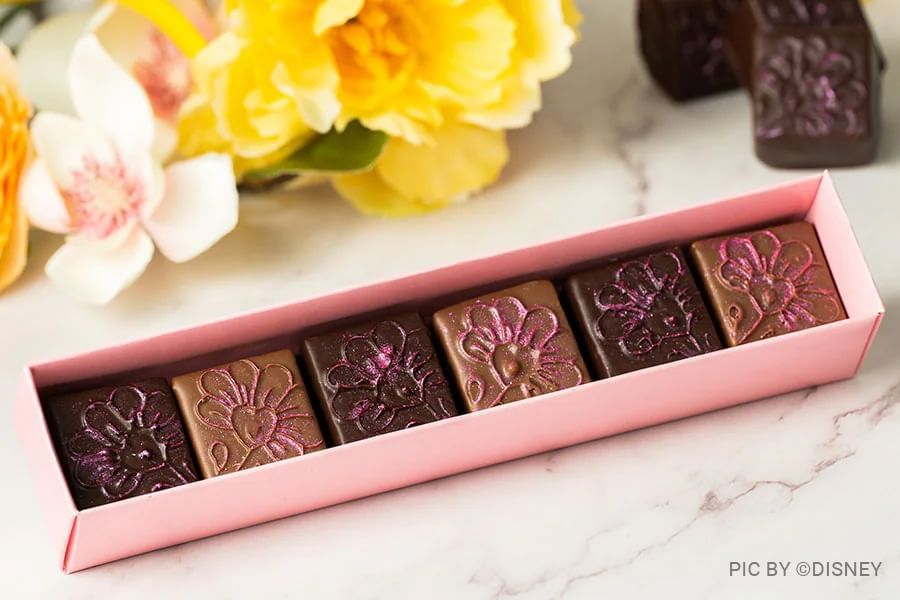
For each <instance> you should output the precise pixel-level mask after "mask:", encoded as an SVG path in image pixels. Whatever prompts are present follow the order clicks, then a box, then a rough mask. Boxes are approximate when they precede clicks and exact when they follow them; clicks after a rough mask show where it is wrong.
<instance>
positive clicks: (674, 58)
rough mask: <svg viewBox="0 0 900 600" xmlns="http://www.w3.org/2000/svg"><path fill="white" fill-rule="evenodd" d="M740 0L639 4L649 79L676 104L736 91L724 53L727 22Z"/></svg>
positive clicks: (643, 0) (656, 0)
mask: <svg viewBox="0 0 900 600" xmlns="http://www.w3.org/2000/svg"><path fill="white" fill-rule="evenodd" d="M738 3H739V0H640V2H639V4H638V26H639V29H640V38H641V42H640V43H641V52H642V54H643V56H644V61H645V62H646V64H647V68H648V70H649V71H650V74H651V75H652V76H653V79H654V80H656V82H657V83H658V84H659V86H660V87H661V88H662V89H663V90H664V91H665V92H666V93H667V94H668V95H669V96H670V97H671V98H672V99H674V100H689V99H691V98H697V97H700V96H706V95H709V94H714V93H717V92H721V91H725V90H730V89H733V88H735V87H737V81H736V79H735V76H734V73H733V71H732V69H731V65H730V64H729V62H728V58H727V56H726V54H725V47H724V46H725V45H724V40H723V29H724V26H725V19H726V18H727V16H728V15H729V14H730V13H731V12H732V11H734V9H735V8H736V7H737V5H738Z"/></svg>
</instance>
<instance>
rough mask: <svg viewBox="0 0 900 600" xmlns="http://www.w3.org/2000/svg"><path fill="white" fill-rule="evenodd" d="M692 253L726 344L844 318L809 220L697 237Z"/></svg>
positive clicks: (829, 272)
mask: <svg viewBox="0 0 900 600" xmlns="http://www.w3.org/2000/svg"><path fill="white" fill-rule="evenodd" d="M691 255H692V257H693V259H694V262H695V264H696V265H697V270H698V274H699V276H700V280H701V281H702V283H703V286H704V287H705V288H706V292H707V296H708V297H709V299H710V303H711V304H710V305H711V308H712V311H713V314H715V316H716V319H717V320H718V322H719V325H720V326H721V329H722V332H723V334H724V335H725V342H726V343H727V344H728V345H729V346H737V345H739V344H746V343H748V342H753V341H756V340H761V339H765V338H769V337H773V336H776V335H783V334H785V333H790V332H792V331H800V330H802V329H808V328H810V327H815V326H816V325H823V324H825V323H831V322H833V321H839V320H841V319H845V318H847V314H846V313H845V312H844V307H843V304H842V303H841V299H840V296H839V295H838V292H837V289H836V288H835V285H834V280H833V279H832V278H831V271H830V270H829V268H828V263H827V262H826V261H825V255H824V253H823V252H822V247H821V246H820V245H819V239H818V237H817V236H816V231H815V228H813V226H812V225H811V224H809V223H805V222H798V223H790V224H787V225H779V226H777V227H770V228H768V229H761V230H759V231H753V232H749V233H741V234H734V235H728V236H722V237H716V238H712V239H708V240H701V241H698V242H694V243H693V244H691Z"/></svg>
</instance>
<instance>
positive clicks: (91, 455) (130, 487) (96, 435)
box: [45, 379, 197, 509]
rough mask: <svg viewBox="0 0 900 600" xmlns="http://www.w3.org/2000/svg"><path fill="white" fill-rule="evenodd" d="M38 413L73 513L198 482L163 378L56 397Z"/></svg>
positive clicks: (175, 409) (173, 400)
mask: <svg viewBox="0 0 900 600" xmlns="http://www.w3.org/2000/svg"><path fill="white" fill-rule="evenodd" d="M45 410H46V414H47V421H48V424H49V426H50V431H51V433H52V435H53V438H54V440H55V442H56V448H57V454H58V456H59V458H60V463H61V464H62V467H63V471H64V472H65V473H66V477H67V479H68V481H69V489H70V491H71V492H72V497H73V498H74V500H75V504H76V505H77V506H78V508H79V509H85V508H90V507H92V506H99V505H101V504H108V503H110V502H115V501H116V500H124V499H125V498H133V497H134V496H140V495H142V494H147V493H150V492H156V491H159V490H163V489H166V488H171V487H175V486H179V485H182V484H184V483H190V482H192V481H196V480H197V469H196V467H195V466H194V461H193V459H192V458H191V453H190V450H189V448H188V446H187V440H186V439H185V435H184V429H183V428H182V424H181V417H180V415H179V414H178V408H177V407H176V405H175V399H174V398H173V397H172V391H171V390H170V389H169V386H168V384H167V383H166V381H165V380H164V379H149V380H147V381H141V382H139V383H134V384H128V385H119V386H110V387H104V388H100V389H95V390H89V391H85V392H79V393H75V394H68V395H64V396H57V397H54V398H50V399H48V400H47V401H46V403H45Z"/></svg>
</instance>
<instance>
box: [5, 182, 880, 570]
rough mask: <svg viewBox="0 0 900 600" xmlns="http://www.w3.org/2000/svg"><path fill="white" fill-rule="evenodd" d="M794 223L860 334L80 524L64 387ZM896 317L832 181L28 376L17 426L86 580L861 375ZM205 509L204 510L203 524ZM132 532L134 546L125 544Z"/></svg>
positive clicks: (340, 451) (191, 332) (529, 409)
mask: <svg viewBox="0 0 900 600" xmlns="http://www.w3.org/2000/svg"><path fill="white" fill-rule="evenodd" d="M798 219H806V220H807V221H810V222H811V223H813V224H814V225H815V226H816V229H817V231H818V234H819V237H820V240H821V244H822V247H823V249H824V251H825V255H826V256H827V258H828V262H829V264H830V266H831V271H832V274H833V276H834V280H835V282H836V284H837V287H838V290H839V291H840V294H841V297H842V299H843V301H844V306H845V307H846V310H847V314H848V316H849V318H848V319H847V320H844V321H839V322H836V323H831V324H828V325H823V326H820V327H816V328H813V329H808V330H805V331H801V332H797V333H792V334H789V335H785V336H782V337H776V338H771V339H768V340H765V341H761V342H755V343H752V344H748V345H745V346H739V347H736V348H730V349H726V350H722V351H719V352H715V353H712V354H705V355H702V356H698V357H695V358H690V359H687V360H682V361H679V362H675V363H670V364H667V365H663V366H659V367H654V368H650V369H645V370H642V371H637V372H634V373H629V374H627V375H622V376H619V377H615V378H613V379H606V380H601V381H595V382H593V383H589V384H586V385H582V386H580V387H577V388H572V389H567V390H563V391H560V392H556V393H553V394H548V395H545V396H540V397H536V398H531V399H528V400H523V401H520V402H516V403H514V404H510V405H505V406H500V407H497V408H492V409H490V410H486V411H481V412H478V413H474V414H467V415H463V416H459V417H456V418H452V419H447V420H444V421H440V422H437V423H432V424H428V425H423V426H420V427H416V428H413V429H408V430H405V431H400V432H396V433H390V434H387V435H382V436H379V437H375V438H371V439H368V440H364V441H361V442H356V443H353V444H350V445H347V446H339V447H335V448H330V449H328V450H325V451H323V452H318V453H313V454H309V455H306V456H302V457H298V458H294V459H290V460H286V461H282V462H278V463H274V464H270V465H266V466H263V467H258V468H254V469H250V470H247V471H241V472H238V473H234V474H230V475H225V476H221V477H216V478H213V479H207V480H204V481H199V482H197V483H192V484H189V485H185V486H181V487H177V488H173V489H169V490H164V491H161V492H156V493H152V494H147V495H144V496H140V497H137V498H132V499H128V500H124V501H119V502H114V503H112V504H108V505H105V506H98V507H95V508H90V509H87V510H78V509H77V508H76V506H75V503H74V502H73V500H72V497H71V496H70V494H69V490H68V487H67V485H66V480H65V477H64V475H63V473H62V470H61V469H60V466H59V463H58V462H57V458H56V454H55V452H54V448H53V443H52V441H51V437H50V434H49V432H48V429H47V424H46V422H45V419H44V413H43V410H42V407H41V399H42V398H45V397H47V396H48V395H49V394H52V393H55V392H56V391H59V390H65V389H70V388H75V387H81V388H83V387H87V386H89V385H94V384H98V383H100V382H101V381H102V382H115V381H126V380H128V379H129V378H131V377H137V376H150V375H155V376H173V375H177V374H179V373H183V372H188V371H191V370H194V369H197V368H201V367H205V366H209V365H210V364H213V363H220V362H223V361H225V360H234V359H237V358H241V357H243V356H248V355H251V354H257V353H260V352H264V351H269V350H273V349H276V348H284V347H288V348H292V349H293V350H295V351H296V350H297V349H298V348H299V343H300V340H301V339H303V337H305V336H306V335H308V334H309V333H311V332H315V328H316V327H319V328H321V327H323V325H327V324H329V323H330V324H332V325H333V324H334V321H337V320H341V319H346V318H353V317H355V316H358V315H361V314H363V313H368V312H371V311H373V310H374V311H377V310H379V309H391V310H393V309H396V308H401V307H402V308H409V307H416V308H421V309H423V310H422V311H423V313H424V314H428V311H429V310H430V309H431V308H439V307H440V306H441V305H446V304H447V303H449V302H452V301H455V300H456V299H459V298H461V297H466V296H469V295H471V294H472V293H474V292H475V291H479V290H485V289H491V288H497V289H499V288H500V287H501V286H504V285H506V284H507V283H510V282H515V281H523V280H527V279H533V278H538V277H551V278H555V277H559V276H561V275H563V274H566V273H569V272H571V271H573V270H574V269H573V267H577V266H581V265H589V264H591V263H597V262H598V261H600V260H602V259H603V258H604V257H607V258H608V257H614V256H617V255H621V254H625V253H629V252H632V251H635V250H640V249H645V248H651V247H662V246H668V245H672V244H676V243H678V244H686V243H688V242H691V241H693V240H696V239H701V238H705V237H709V236H712V235H715V234H721V233H723V232H728V231H737V230H745V229H751V228H755V227H758V226H763V225H766V224H770V223H777V222H784V221H790V220H798ZM883 313H884V307H883V305H882V303H881V300H880V298H879V296H878V292H877V290H876V288H875V285H874V283H873V281H872V278H871V276H870V274H869V271H868V268H867V267H866V263H865V261H864V259H863V256H862V253H861V252H860V249H859V246H858V244H857V242H856V239H855V237H854V235H853V232H852V230H851V228H850V224H849V222H848V220H847V217H846V215H845V213H844V211H843V208H842V207H841V203H840V200H839V198H838V195H837V193H836V191H835V189H834V186H833V184H832V181H831V178H830V177H829V176H828V174H824V175H822V176H818V177H814V178H810V179H804V180H802V181H799V182H797V183H793V184H789V185H784V186H780V187H776V188H772V189H768V190H765V191H761V192H757V193H753V194H748V195H746V196H740V197H736V198H729V199H726V200H720V201H717V202H712V203H709V204H703V205H699V206H695V207H692V208H688V209H685V210H679V211H676V212H671V213H666V214H661V215H656V216H647V217H642V218H638V219H633V220H630V221H626V222H624V223H621V224H619V225H613V226H610V227H604V228H602V229H598V230H596V231H592V232H590V233H585V234H582V235H576V236H573V237H569V238H565V239H561V240H557V241H554V242H548V243H545V244H539V245H536V246H530V247H524V248H522V249H519V250H514V251H512V252H506V253H503V254H499V255H496V256H491V257H488V258H482V259H478V260H473V261H469V262H463V263H459V264H455V265H451V266H448V267H443V268H440V269H435V270H432V271H427V272H424V273H419V274H417V275H412V276H409V277H403V278H400V279H394V280H391V281H385V282H381V283H375V284H372V285H367V286H364V287H359V288H355V289H350V290H346V291H340V292H335V293H333V294H329V295H327V296H322V297H319V298H313V299H311V300H303V301H300V302H294V303H291V304H287V305H284V306H278V307H275V308H270V309H266V310H260V311H256V312H252V313H249V314H245V315H241V316H237V317H234V318H231V319H226V320H223V321H218V322H214V323H208V324H205V325H200V326H197V327H191V328H188V329H183V330H181V331H175V332H172V333H167V334H164V335H160V336H156V337H152V338H148V339H144V340H139V341H136V342H131V343H127V344H124V345H121V346H118V347H113V348H107V349H104V350H99V351H96V352H89V353H87V354H81V355H78V356H73V357H70V358H65V359H61V360H56V361H52V362H47V363H43V364H37V365H32V366H29V367H27V368H26V369H25V373H24V376H23V378H22V381H21V385H20V387H19V391H18V397H17V411H16V419H17V426H18V429H19V431H20V434H21V437H22V440H23V442H24V444H25V447H26V450H27V456H28V459H29V461H30V468H31V472H32V473H33V476H34V478H35V480H36V481H37V484H38V488H39V492H40V496H41V499H42V501H43V503H44V505H45V507H46V512H47V518H48V521H49V524H50V532H51V534H52V538H53V543H54V546H55V549H56V553H57V554H56V556H57V560H59V561H60V566H61V567H62V569H63V570H64V571H66V572H73V571H78V570H80V569H85V568H87V567H91V566H94V565H98V564H101V563H105V562H109V561H112V560H116V559H119V558H123V557H126V556H132V555H135V554H140V553H142V552H147V551H149V550H154V549H156V548H162V547H164V546H169V545H172V544H179V543H181V542H186V541H188V540H193V539H197V538H201V537H204V536H208V535H214V534H217V533H221V532H224V531H229V530H233V529H238V528H240V527H245V526H248V525H254V524H257V523H262V522H265V521H270V520H272V519H278V518H281V517H286V516H289V515H295V514H298V513H302V512H305V511H309V510H314V509H317V508H321V507H324V506H329V505H332V504H337V503H339V502H344V501H347V500H353V499H356V498H361V497H363V496H368V495H370V494H377V493H379V492H384V491H387V490H392V489H396V488H400V487H403V486H407V485H411V484H415V483H419V482H423V481H427V480H430V479H435V478H438V477H444V476H447V475H452V474H454V473H459V472H462V471H467V470H469V469H476V468H479V467H484V466H486V465H492V464H496V463H500V462H503V461H507V460H512V459H515V458H520V457H523V456H527V455H530V454H536V453H540V452H546V451H548V450H553V449H555V448H560V447H563V446H569V445H572V444H577V443H579V442H584V441H587V440H592V439H596V438H600V437H604V436H608V435H613V434H616V433H620V432H623V431H628V430H632V429H637V428H639V427H646V426H648V425H654V424H657V423H663V422H665V421H671V420H673V419H679V418H682V417H687V416H690V415H696V414H699V413H703V412H707V411H711V410H715V409H718V408H722V407H726V406H733V405H735V404H739V403H742V402H748V401H751V400H756V399H759V398H764V397H766V396H771V395H774V394H779V393H783V392H787V391H790V390H795V389H798V388H804V387H807V386H812V385H817V384H821V383H825V382H830V381H836V380H840V379H845V378H848V377H852V376H853V375H854V374H855V373H856V372H857V370H858V369H859V367H860V364H861V362H862V360H863V358H864V357H865V355H866V352H867V351H868V349H869V345H870V344H871V342H872V339H873V337H874V336H875V333H876V331H877V329H878V326H879V323H880V322H881V318H882V315H883ZM523 432H528V435H523ZM386 465H389V468H386ZM197 506H202V507H203V511H197V510H196V507H197ZM123 530H127V531H128V532H129V535H127V536H122V535H117V534H116V532H119V531H123Z"/></svg>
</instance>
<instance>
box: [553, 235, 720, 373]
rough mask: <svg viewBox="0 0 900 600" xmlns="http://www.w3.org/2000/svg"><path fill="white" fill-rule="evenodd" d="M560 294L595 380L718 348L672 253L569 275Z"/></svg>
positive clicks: (687, 275)
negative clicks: (596, 375) (565, 299)
mask: <svg viewBox="0 0 900 600" xmlns="http://www.w3.org/2000/svg"><path fill="white" fill-rule="evenodd" d="M565 287H566V294H567V296H568V298H569V301H570V304H571V306H572V308H573V311H574V318H575V322H576V323H577V324H578V325H579V328H580V330H581V331H582V333H583V339H584V341H585V343H586V346H587V349H588V353H589V355H590V357H591V359H592V361H593V364H594V368H595V370H596V372H597V373H599V374H601V375H602V376H603V377H613V376H615V375H621V374H623V373H628V372H631V371H636V370H638V369H644V368H647V367H652V366H656V365H661V364H664V363H668V362H672V361H675V360H679V359H682V358H688V357H691V356H697V355H700V354H705V353H707V352H712V351H714V350H719V349H721V348H722V342H721V341H720V340H719V335H718V333H717V331H716V326H715V323H714V321H713V319H712V317H711V316H710V314H709V311H708V310H707V308H706V306H705V305H704V303H703V298H702V296H701V294H700V290H699V289H698V287H697V284H696V282H695V281H694V277H693V275H692V274H691V271H690V267H689V266H688V263H687V260H686V259H685V256H684V253H683V252H682V251H681V250H680V249H679V248H670V249H668V250H661V251H658V252H654V253H652V254H650V255H647V256H643V257H639V258H634V259H630V260H626V261H622V262H617V263H614V264H610V265H606V266H604V267H601V268H599V269H595V270H593V271H589V272H586V273H579V274H576V275H573V276H572V277H570V278H569V279H568V280H567V281H566V286H565Z"/></svg>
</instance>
